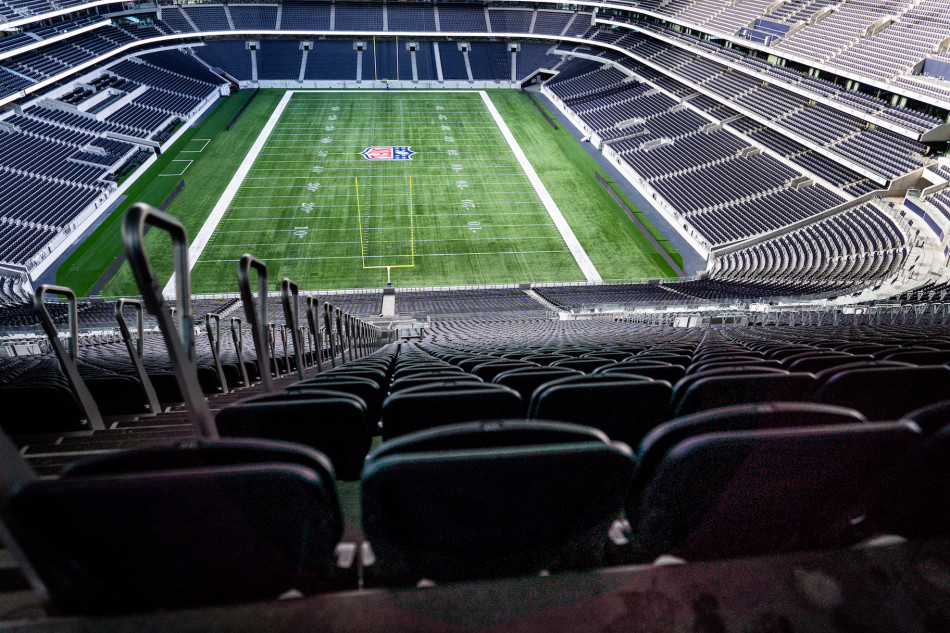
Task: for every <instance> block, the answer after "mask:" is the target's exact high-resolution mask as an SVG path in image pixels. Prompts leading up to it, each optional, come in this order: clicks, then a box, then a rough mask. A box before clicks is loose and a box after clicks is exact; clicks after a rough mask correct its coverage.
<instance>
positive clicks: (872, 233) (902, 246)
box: [716, 203, 908, 286]
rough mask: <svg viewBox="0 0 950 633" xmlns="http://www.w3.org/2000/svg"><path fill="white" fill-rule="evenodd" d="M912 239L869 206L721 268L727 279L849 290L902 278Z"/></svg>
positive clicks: (752, 250)
mask: <svg viewBox="0 0 950 633" xmlns="http://www.w3.org/2000/svg"><path fill="white" fill-rule="evenodd" d="M907 250H908V238H907V237H906V236H905V235H904V234H903V233H902V232H901V231H900V229H898V227H897V225H896V224H895V223H894V221H893V220H892V219H891V218H890V217H888V215H887V214H886V213H885V212H884V211H883V210H882V209H881V208H880V207H878V206H876V205H875V204H872V203H867V204H864V205H861V206H859V207H856V208H853V209H849V210H848V211H845V212H844V213H841V214H838V215H835V216H832V217H830V218H828V219H825V220H821V221H819V222H817V223H815V224H813V225H811V226H808V227H806V228H803V229H799V230H797V231H793V232H791V233H789V234H787V235H783V236H780V237H777V238H774V239H771V240H767V241H765V242H761V243H759V244H756V245H755V246H751V247H749V248H747V249H742V250H739V251H735V252H733V253H730V254H728V255H726V256H724V257H723V258H721V259H720V260H719V261H718V262H717V264H716V269H717V274H716V276H717V277H719V278H721V279H724V280H734V281H740V280H756V281H771V282H777V283H783V282H787V283H794V284H799V283H802V282H816V283H822V284H826V285H828V284H830V285H840V286H847V285H853V284H854V283H856V282H860V281H868V280H875V279H884V278H887V277H888V276H891V275H894V274H896V272H897V271H898V270H899V269H900V267H901V265H902V264H903V262H904V260H905V258H906V257H907Z"/></svg>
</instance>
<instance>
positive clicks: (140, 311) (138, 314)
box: [115, 299, 162, 415]
mask: <svg viewBox="0 0 950 633" xmlns="http://www.w3.org/2000/svg"><path fill="white" fill-rule="evenodd" d="M125 306H132V307H133V308H135V320H136V326H137V328H138V334H139V338H138V341H136V342H135V343H133V342H132V333H131V332H130V331H129V326H128V324H127V323H126V321H125V313H124V310H125ZM115 320H116V321H118V323H119V331H120V332H121V334H122V340H123V341H124V342H125V348H126V349H127V350H128V352H129V358H130V359H131V360H132V367H133V368H135V373H136V375H137V376H138V377H139V382H141V383H142V388H143V389H145V396H146V397H147V398H148V410H149V411H150V412H151V415H156V414H158V413H159V412H160V411H161V410H162V405H161V403H160V402H159V401H158V394H156V393H155V387H154V386H153V385H152V380H151V379H150V378H149V377H148V374H147V373H146V371H145V364H144V363H143V361H142V358H143V355H144V354H145V309H144V307H143V306H142V302H141V301H138V300H136V299H119V300H118V301H116V302H115Z"/></svg>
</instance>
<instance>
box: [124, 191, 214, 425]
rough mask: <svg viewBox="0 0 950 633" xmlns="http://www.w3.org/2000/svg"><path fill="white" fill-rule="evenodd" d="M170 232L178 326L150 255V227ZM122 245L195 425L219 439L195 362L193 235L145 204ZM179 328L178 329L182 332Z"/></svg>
mask: <svg viewBox="0 0 950 633" xmlns="http://www.w3.org/2000/svg"><path fill="white" fill-rule="evenodd" d="M146 225H148V226H153V227H155V228H158V229H161V230H163V231H166V232H167V233H168V234H169V236H170V237H171V240H172V254H173V258H174V265H175V283H176V285H177V298H178V308H177V313H178V325H177V328H176V324H175V319H174V317H173V314H172V310H171V309H170V307H169V305H168V304H167V303H166V301H165V298H164V297H163V296H162V288H161V286H159V283H158V278H157V277H156V276H155V272H154V271H153V270H152V265H151V263H150V261H149V258H148V255H147V254H146V252H145V227H146ZM122 242H123V244H124V247H125V256H126V259H128V261H129V266H131V268H132V274H133V275H134V276H135V281H136V283H138V286H139V290H140V291H141V293H142V298H143V300H144V302H145V307H146V308H147V309H148V311H149V313H150V314H153V315H155V318H156V320H157V321H158V325H159V328H161V331H162V335H163V336H164V337H165V344H166V346H167V347H168V355H169V359H170V360H171V362H172V367H174V369H175V376H176V378H177V379H178V387H179V389H180V390H181V394H182V398H184V401H185V405H186V407H187V408H188V415H189V417H190V419H191V422H192V424H194V425H195V428H196V429H197V430H198V432H199V433H200V434H201V435H203V436H204V437H210V438H216V437H218V430H217V428H216V427H215V425H214V417H213V416H212V415H211V409H209V408H208V402H207V400H205V397H204V393H203V392H202V390H201V384H200V383H199V382H198V365H197V363H196V362H195V328H194V325H195V324H194V322H193V318H192V312H191V269H190V267H189V266H188V234H187V232H186V231H185V227H184V226H183V225H182V223H181V222H179V221H178V220H177V219H175V218H174V217H172V216H170V215H168V214H167V213H163V212H161V211H159V210H158V209H155V208H153V207H151V206H150V205H147V204H144V203H138V204H135V205H133V206H132V207H131V208H130V209H129V210H128V212H127V213H126V214H125V219H124V220H123V222H122ZM176 329H177V331H176Z"/></svg>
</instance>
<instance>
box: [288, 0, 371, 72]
mask: <svg viewBox="0 0 950 633" xmlns="http://www.w3.org/2000/svg"><path fill="white" fill-rule="evenodd" d="M285 11H286V9H285ZM285 15H286V13H285ZM357 59H358V56H357V50H356V44H355V42H350V41H339V42H338V41H331V40H316V41H314V42H313V48H312V49H311V50H310V52H309V54H308V55H307V68H306V69H305V70H304V79H346V80H349V81H356V62H357ZM297 68H298V71H299V69H300V66H299V64H298V66H297Z"/></svg>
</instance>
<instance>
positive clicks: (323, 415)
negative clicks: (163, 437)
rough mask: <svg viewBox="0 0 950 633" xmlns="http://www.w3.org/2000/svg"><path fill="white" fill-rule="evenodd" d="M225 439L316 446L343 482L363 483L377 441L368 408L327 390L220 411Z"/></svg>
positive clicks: (273, 396)
mask: <svg viewBox="0 0 950 633" xmlns="http://www.w3.org/2000/svg"><path fill="white" fill-rule="evenodd" d="M215 425H216V426H217V428H218V433H220V435H221V436H222V437H256V438H262V439H269V440H280V441H284V442H295V443H297V444H303V445H304V446H310V447H312V448H315V449H317V450H318V451H320V452H321V453H324V454H325V455H326V456H327V457H328V458H329V459H330V461H331V462H332V463H333V468H334V470H335V471H336V474H337V476H338V477H339V478H340V479H359V476H360V470H361V469H362V467H363V460H364V459H365V458H366V453H367V451H368V450H369V447H370V443H371V441H372V431H373V429H372V428H371V427H370V425H369V423H368V422H367V419H366V403H365V402H363V401H362V400H361V399H360V398H358V397H357V396H354V395H352V394H348V393H343V392H341V391H331V390H326V389H310V390H306V391H297V392H294V393H274V394H268V395H265V396H257V397H254V398H248V399H246V400H241V401H238V402H236V403H234V404H232V405H230V406H227V407H225V408H223V409H221V410H220V411H218V413H217V415H216V416H215Z"/></svg>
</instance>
